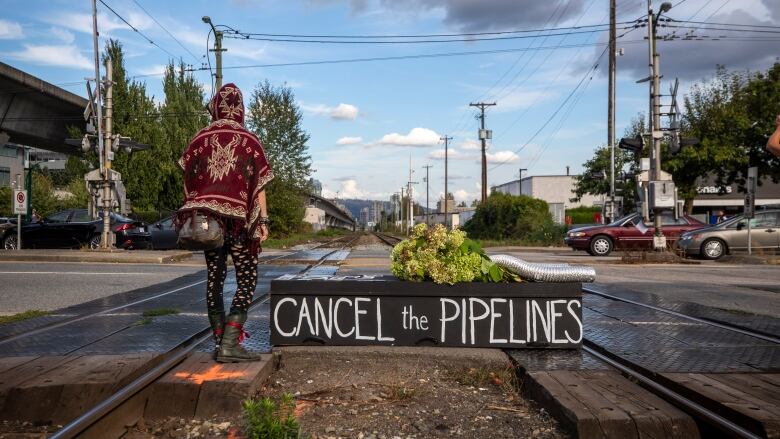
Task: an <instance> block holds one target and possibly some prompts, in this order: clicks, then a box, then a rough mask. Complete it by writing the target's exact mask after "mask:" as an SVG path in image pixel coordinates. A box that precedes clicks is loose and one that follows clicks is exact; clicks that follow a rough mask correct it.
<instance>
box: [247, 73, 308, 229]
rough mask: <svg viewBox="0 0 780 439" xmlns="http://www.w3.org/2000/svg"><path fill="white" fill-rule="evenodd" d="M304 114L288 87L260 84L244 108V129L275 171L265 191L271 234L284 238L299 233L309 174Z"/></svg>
mask: <svg viewBox="0 0 780 439" xmlns="http://www.w3.org/2000/svg"><path fill="white" fill-rule="evenodd" d="M302 121H303V115H302V114H301V110H300V109H299V108H298V105H297V104H296V103H295V96H294V95H293V93H292V90H291V89H290V88H289V87H287V86H279V87H274V86H272V85H271V84H270V83H269V82H268V81H265V82H262V83H260V84H258V85H257V87H256V88H255V89H254V90H253V91H252V96H251V99H250V102H249V106H248V108H247V128H248V129H249V130H251V131H252V132H254V133H255V134H256V135H257V137H258V138H259V139H260V141H261V142H262V144H263V148H264V149H265V153H266V156H267V157H268V161H269V162H270V165H271V168H272V169H273V171H274V176H275V178H274V180H273V181H272V182H271V183H270V184H269V185H268V188H267V190H266V195H267V200H268V214H269V216H270V218H271V232H272V233H274V234H279V235H287V234H290V233H293V232H296V231H297V230H299V228H300V226H301V222H302V219H303V213H304V195H305V193H306V191H307V189H308V179H309V176H310V175H311V173H312V169H311V157H310V156H309V147H308V146H307V145H306V142H308V141H309V134H308V133H306V132H305V131H304V130H303V128H302Z"/></svg>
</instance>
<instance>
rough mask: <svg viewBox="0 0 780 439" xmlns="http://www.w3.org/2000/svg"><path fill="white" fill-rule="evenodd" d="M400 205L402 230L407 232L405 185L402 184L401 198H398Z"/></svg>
mask: <svg viewBox="0 0 780 439" xmlns="http://www.w3.org/2000/svg"><path fill="white" fill-rule="evenodd" d="M398 204H399V206H400V209H401V212H400V218H401V231H402V232H403V233H404V234H406V214H405V213H404V187H403V186H401V199H400V200H398Z"/></svg>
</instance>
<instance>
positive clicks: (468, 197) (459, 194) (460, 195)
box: [452, 189, 477, 203]
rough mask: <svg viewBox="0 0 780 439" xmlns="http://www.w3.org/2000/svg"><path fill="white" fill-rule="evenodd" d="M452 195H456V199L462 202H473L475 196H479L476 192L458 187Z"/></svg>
mask: <svg viewBox="0 0 780 439" xmlns="http://www.w3.org/2000/svg"><path fill="white" fill-rule="evenodd" d="M452 196H454V197H455V201H456V202H458V203H460V202H461V201H466V202H467V203H468V202H471V201H473V200H474V199H475V198H477V196H476V194H470V193H468V192H466V191H465V190H463V189H458V190H456V191H455V192H453V193H452Z"/></svg>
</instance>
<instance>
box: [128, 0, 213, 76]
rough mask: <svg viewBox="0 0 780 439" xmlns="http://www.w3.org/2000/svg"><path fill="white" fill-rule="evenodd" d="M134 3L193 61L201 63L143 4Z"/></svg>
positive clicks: (135, 1)
mask: <svg viewBox="0 0 780 439" xmlns="http://www.w3.org/2000/svg"><path fill="white" fill-rule="evenodd" d="M133 3H135V5H136V6H138V7H139V8H140V9H141V10H142V11H144V13H145V14H146V15H147V16H149V18H151V19H152V20H154V22H155V23H157V26H160V28H161V29H162V30H164V31H165V33H166V34H168V36H169V37H171V38H172V39H173V41H176V43H177V44H178V45H179V46H180V47H181V48H182V49H184V50H185V51H186V52H187V53H189V54H190V56H192V58H193V59H194V60H195V61H196V62H200V59H199V58H198V57H197V56H195V54H194V53H192V51H190V49H188V48H187V47H186V46H184V44H182V43H181V41H179V40H178V39H177V38H176V37H175V36H173V34H172V33H170V32H169V31H168V29H166V28H165V26H163V25H162V23H160V22H159V21H157V19H156V18H154V15H152V14H150V13H149V11H147V10H146V9H145V8H144V7H143V6H141V4H140V3H138V0H133Z"/></svg>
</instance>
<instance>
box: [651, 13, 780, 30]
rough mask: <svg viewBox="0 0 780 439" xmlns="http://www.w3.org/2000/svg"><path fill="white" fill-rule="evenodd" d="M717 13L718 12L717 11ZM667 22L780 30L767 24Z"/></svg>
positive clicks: (670, 19)
mask: <svg viewBox="0 0 780 439" xmlns="http://www.w3.org/2000/svg"><path fill="white" fill-rule="evenodd" d="M715 12H717V10H716V11H715ZM665 21H670V22H674V23H688V24H709V25H715V26H732V27H755V28H764V29H780V26H771V25H766V24H740V23H721V22H712V21H691V20H675V19H674V18H666V19H665Z"/></svg>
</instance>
